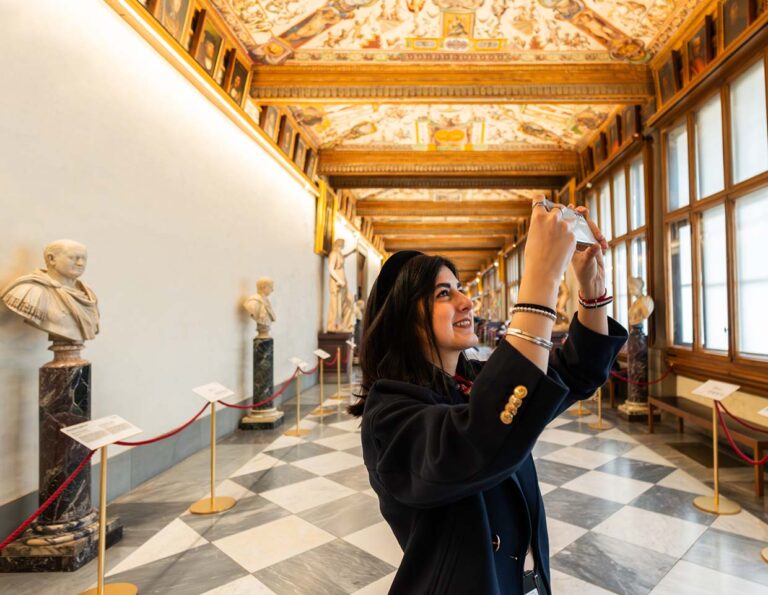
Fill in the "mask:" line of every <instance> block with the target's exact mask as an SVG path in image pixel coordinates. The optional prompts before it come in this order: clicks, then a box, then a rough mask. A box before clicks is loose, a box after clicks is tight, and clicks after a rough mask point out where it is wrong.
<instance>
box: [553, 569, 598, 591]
mask: <svg viewBox="0 0 768 595" xmlns="http://www.w3.org/2000/svg"><path fill="white" fill-rule="evenodd" d="M551 575H552V576H551V577H550V578H551V583H552V592H553V593H556V594H557V595H560V594H562V595H612V594H613V591H606V590H605V589H601V588H600V587H598V586H597V585H593V584H591V583H587V582H585V581H583V580H581V579H579V578H576V577H575V576H571V575H570V574H565V573H564V572H560V571H559V570H552V571H551Z"/></svg>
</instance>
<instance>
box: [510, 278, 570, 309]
mask: <svg viewBox="0 0 768 595" xmlns="http://www.w3.org/2000/svg"><path fill="white" fill-rule="evenodd" d="M559 287H560V282H559V281H557V282H546V281H540V280H538V279H537V280H536V281H531V280H526V279H525V276H524V277H523V279H521V281H520V291H519V292H518V295H517V301H518V302H523V303H528V304H538V305H540V306H546V307H548V308H554V306H555V303H556V302H557V290H558V288H559Z"/></svg>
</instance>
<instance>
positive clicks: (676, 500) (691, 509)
mask: <svg viewBox="0 0 768 595" xmlns="http://www.w3.org/2000/svg"><path fill="white" fill-rule="evenodd" d="M693 499H694V496H693V494H691V493H689V492H682V491H680V490H673V489H672V488H665V487H663V486H659V485H655V486H653V487H652V488H651V489H649V490H648V491H647V492H644V493H643V494H641V495H640V496H638V497H637V498H635V499H634V500H632V502H630V505H631V506H635V507H637V508H642V509H644V510H652V511H654V512H660V513H661V514H665V515H667V516H671V517H674V518H676V519H681V520H684V521H690V522H692V523H698V524H700V525H711V524H712V523H713V522H714V520H715V519H716V518H717V517H716V516H715V515H713V514H709V513H707V512H704V511H703V510H699V509H698V508H696V507H695V506H694V505H693Z"/></svg>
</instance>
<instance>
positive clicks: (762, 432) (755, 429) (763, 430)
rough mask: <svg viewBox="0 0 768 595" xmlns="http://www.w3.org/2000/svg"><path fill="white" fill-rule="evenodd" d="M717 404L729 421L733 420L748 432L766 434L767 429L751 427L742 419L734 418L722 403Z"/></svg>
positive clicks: (767, 432)
mask: <svg viewBox="0 0 768 595" xmlns="http://www.w3.org/2000/svg"><path fill="white" fill-rule="evenodd" d="M717 403H718V405H720V407H722V409H723V411H725V412H726V413H727V414H728V416H729V417H730V418H731V419H733V421H735V422H737V423H740V424H741V425H742V426H744V427H745V428H749V429H750V430H753V431H755V432H760V433H761V434H768V430H767V429H765V428H761V427H759V426H753V425H752V424H750V423H747V422H745V421H744V420H743V419H739V418H738V417H736V416H735V415H734V414H733V413H731V412H730V411H728V409H727V408H726V406H725V405H724V404H723V402H722V401H717Z"/></svg>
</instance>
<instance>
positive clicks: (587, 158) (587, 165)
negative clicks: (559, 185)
mask: <svg viewBox="0 0 768 595" xmlns="http://www.w3.org/2000/svg"><path fill="white" fill-rule="evenodd" d="M581 163H582V167H583V168H584V174H585V176H584V177H586V176H588V175H589V174H591V173H592V172H593V171H595V162H594V160H593V159H592V147H587V148H586V149H585V150H584V153H583V154H582V156H581Z"/></svg>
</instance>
